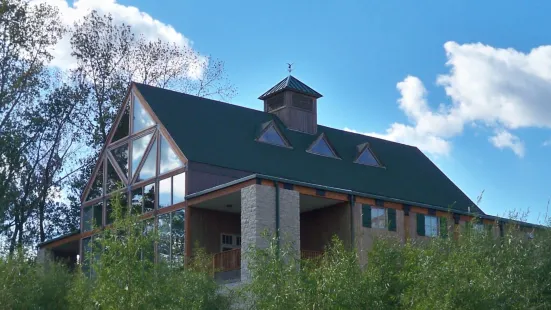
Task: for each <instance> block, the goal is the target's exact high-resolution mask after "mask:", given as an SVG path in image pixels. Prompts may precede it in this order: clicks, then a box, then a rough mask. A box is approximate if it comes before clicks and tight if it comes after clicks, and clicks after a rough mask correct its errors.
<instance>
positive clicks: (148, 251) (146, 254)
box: [142, 218, 155, 262]
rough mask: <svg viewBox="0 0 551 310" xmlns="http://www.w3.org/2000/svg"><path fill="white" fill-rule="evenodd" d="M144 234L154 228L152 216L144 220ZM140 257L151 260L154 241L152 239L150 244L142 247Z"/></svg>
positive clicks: (153, 253)
mask: <svg viewBox="0 0 551 310" xmlns="http://www.w3.org/2000/svg"><path fill="white" fill-rule="evenodd" d="M143 225H144V231H143V232H144V235H149V234H151V233H152V232H153V231H154V230H155V222H154V220H153V219H152V218H150V219H147V220H144V221H143ZM142 259H147V260H149V261H151V262H153V261H154V259H155V241H153V240H152V242H151V245H150V246H147V247H146V248H145V249H142Z"/></svg>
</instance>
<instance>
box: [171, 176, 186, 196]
mask: <svg viewBox="0 0 551 310" xmlns="http://www.w3.org/2000/svg"><path fill="white" fill-rule="evenodd" d="M185 200H186V173H185V172H182V173H180V174H177V175H175V176H173V177H172V204H177V203H179V202H182V201H185Z"/></svg>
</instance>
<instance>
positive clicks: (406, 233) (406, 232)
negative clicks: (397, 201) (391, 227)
mask: <svg viewBox="0 0 551 310" xmlns="http://www.w3.org/2000/svg"><path fill="white" fill-rule="evenodd" d="M402 209H403V210H404V238H405V240H404V241H405V242H407V240H408V239H409V238H410V235H409V209H410V206H408V205H403V206H402Z"/></svg>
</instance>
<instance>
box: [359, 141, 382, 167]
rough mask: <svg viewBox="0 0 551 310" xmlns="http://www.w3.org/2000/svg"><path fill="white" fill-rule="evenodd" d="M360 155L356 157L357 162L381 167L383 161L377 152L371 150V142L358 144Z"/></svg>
mask: <svg viewBox="0 0 551 310" xmlns="http://www.w3.org/2000/svg"><path fill="white" fill-rule="evenodd" d="M357 148H358V156H357V157H356V160H355V161H354V162H355V163H357V164H362V165H366V166H374V167H380V166H381V163H380V162H379V160H378V159H377V158H376V157H375V154H373V152H372V151H371V148H370V147H369V143H367V142H366V143H362V144H360V145H358V147H357Z"/></svg>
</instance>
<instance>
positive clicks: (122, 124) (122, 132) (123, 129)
mask: <svg viewBox="0 0 551 310" xmlns="http://www.w3.org/2000/svg"><path fill="white" fill-rule="evenodd" d="M129 130H130V103H129V102H127V103H126V105H125V106H124V112H123V114H122V116H121V119H120V121H119V122H118V123H117V129H115V133H114V134H113V138H112V139H111V141H112V142H114V141H117V140H120V139H122V138H124V137H126V136H128V131H129Z"/></svg>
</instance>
